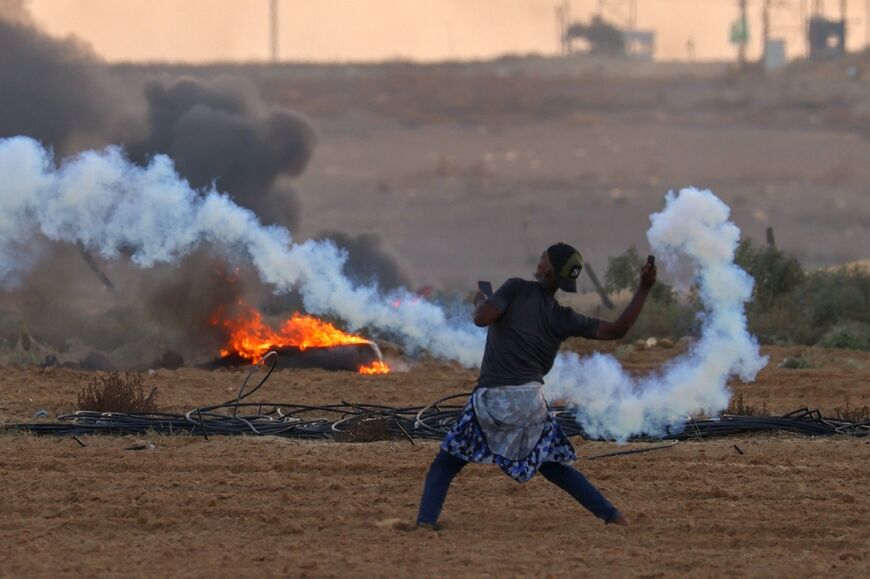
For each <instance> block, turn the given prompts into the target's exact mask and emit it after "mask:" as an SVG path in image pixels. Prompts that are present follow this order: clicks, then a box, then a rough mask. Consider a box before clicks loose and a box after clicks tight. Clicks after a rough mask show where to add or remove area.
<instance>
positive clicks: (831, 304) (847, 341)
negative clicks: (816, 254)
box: [605, 240, 870, 350]
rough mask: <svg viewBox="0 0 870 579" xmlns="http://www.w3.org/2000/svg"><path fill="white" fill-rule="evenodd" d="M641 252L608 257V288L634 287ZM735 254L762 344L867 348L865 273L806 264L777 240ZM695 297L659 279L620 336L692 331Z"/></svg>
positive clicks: (869, 296)
mask: <svg viewBox="0 0 870 579" xmlns="http://www.w3.org/2000/svg"><path fill="white" fill-rule="evenodd" d="M643 261H644V260H643V259H642V257H641V256H640V254H638V252H637V250H636V249H635V248H634V247H630V248H629V249H628V250H627V251H626V252H625V253H623V254H621V255H617V256H616V257H612V258H610V259H608V262H607V273H606V274H605V282H606V287H607V289H608V291H611V292H620V291H625V290H634V289H635V287H636V285H637V278H638V271H639V270H640V267H641V266H642V264H643ZM735 262H736V263H737V264H738V265H739V266H741V267H742V268H743V269H745V270H746V271H747V273H749V275H751V276H752V277H753V278H754V279H755V286H754V290H753V299H752V301H751V302H750V303H748V304H747V308H746V314H747V318H748V325H749V330H750V332H752V334H754V335H755V336H757V337H758V339H759V341H760V342H761V343H763V344H777V345H797V344H800V345H814V344H819V345H822V346H825V347H830V348H851V349H859V350H870V273H867V272H864V271H861V270H858V269H855V268H851V269H846V268H843V269H839V270H819V271H814V272H809V273H808V272H805V271H804V270H803V267H802V266H801V264H800V262H799V261H798V260H797V259H795V258H794V257H792V256H789V255H787V254H786V253H785V252H783V251H780V250H779V249H777V248H775V247H754V246H753V245H752V242H751V241H749V240H745V241H743V242H741V243H740V245H739V246H738V248H737V252H736V255H735ZM699 311H700V304H699V303H698V301H697V299H696V297H695V296H694V294H693V293H690V294H689V295H688V296H679V295H678V294H676V292H674V290H673V288H671V287H670V286H668V285H667V284H664V283H662V282H659V283H657V284H656V285H655V286H654V289H653V291H652V292H651V294H650V300H649V301H648V302H647V304H646V305H645V306H644V309H643V312H642V313H641V315H640V317H639V318H638V320H637V323H636V324H635V326H634V328H632V331H631V332H629V334H628V336H627V337H626V339H628V340H636V339H639V338H645V337H648V336H656V337H663V336H667V337H670V338H674V339H676V338H679V337H682V336H685V335H697V333H698V331H699V329H700V321H699V318H698V312H699Z"/></svg>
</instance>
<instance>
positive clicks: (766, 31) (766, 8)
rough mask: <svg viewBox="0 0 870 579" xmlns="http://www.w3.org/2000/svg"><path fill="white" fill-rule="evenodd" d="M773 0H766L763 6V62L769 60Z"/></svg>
mask: <svg viewBox="0 0 870 579" xmlns="http://www.w3.org/2000/svg"><path fill="white" fill-rule="evenodd" d="M771 1H772V0H764V3H763V4H762V6H761V63H762V67H763V66H764V63H766V62H767V45H768V43H769V41H770V4H771Z"/></svg>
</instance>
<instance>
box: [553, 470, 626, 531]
mask: <svg viewBox="0 0 870 579" xmlns="http://www.w3.org/2000/svg"><path fill="white" fill-rule="evenodd" d="M538 472H539V473H541V474H542V475H543V476H544V478H545V479H547V480H548V481H550V482H551V483H553V484H554V485H556V486H558V487H559V488H560V489H562V490H563V491H565V492H566V493H568V494H569V495H571V496H572V497H574V498H575V499H576V500H577V502H578V503H580V504H581V505H583V506H584V507H586V508H587V509H589V510H590V511H591V512H592V514H593V515H595V516H596V517H598V518H599V519H601V520H603V521H604V522H605V523H617V524H620V525H622V524H627V522H626V521H625V518H624V517H623V516H622V515H621V514H619V511H618V510H617V509H616V507H614V506H613V505H612V504H610V501H608V500H607V499H606V498H604V495H602V494H601V491H599V490H598V489H597V488H595V487H594V486H593V485H592V483H590V482H589V481H588V480H586V477H585V476H583V475H582V474H580V472H579V471H578V470H576V469H573V468H571V467H570V466H565V465H564V464H560V463H558V462H545V463H543V464H542V465H541V467H540V468H539V469H538Z"/></svg>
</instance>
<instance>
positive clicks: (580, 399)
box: [546, 189, 767, 441]
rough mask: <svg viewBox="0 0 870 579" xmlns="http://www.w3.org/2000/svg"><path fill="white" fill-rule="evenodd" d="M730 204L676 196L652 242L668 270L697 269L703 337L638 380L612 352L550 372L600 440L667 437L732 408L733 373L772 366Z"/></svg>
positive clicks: (694, 193) (697, 194)
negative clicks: (754, 317)
mask: <svg viewBox="0 0 870 579" xmlns="http://www.w3.org/2000/svg"><path fill="white" fill-rule="evenodd" d="M728 217H729V209H728V206H727V205H725V204H724V203H723V202H722V201H721V200H719V198H717V197H716V196H715V195H713V193H711V192H710V191H699V190H697V189H683V190H682V191H680V194H679V195H674V194H673V193H669V194H668V196H667V198H666V204H665V209H664V210H663V211H662V212H661V213H657V214H654V215H652V216H651V218H650V219H651V221H652V226H651V227H650V229H649V231H648V232H647V239H648V240H649V244H650V247H651V248H652V250H653V252H654V253H656V254H657V255H658V256H659V261H660V262H661V263H664V265H665V268H666V269H669V270H672V271H676V270H677V269H678V268H684V267H686V266H687V265H688V266H690V267H691V268H692V271H693V272H694V277H695V280H696V283H697V285H698V290H699V295H700V298H701V302H702V303H703V305H704V310H705V312H704V317H703V327H702V331H701V337H700V339H699V340H698V341H697V343H696V344H695V345H694V346H693V347H692V348H691V350H690V351H689V352H688V353H686V354H684V355H682V356H679V357H677V358H675V359H674V360H672V361H671V362H670V363H669V364H668V365H667V366H666V367H665V368H663V369H662V370H661V371H660V372H657V373H654V374H652V375H649V376H645V377H642V378H633V377H631V376H629V375H628V374H626V372H625V371H624V370H623V369H622V367H621V366H620V365H619V362H618V361H617V360H616V359H615V358H613V357H612V356H607V355H602V354H594V355H592V356H591V357H588V358H584V359H581V358H580V357H579V356H577V355H576V354H567V355H563V356H560V357H559V358H558V359H557V362H556V364H555V365H554V367H553V370H552V371H551V372H550V374H549V375H548V376H547V378H546V380H547V390H546V392H547V396H548V397H549V398H550V399H557V398H559V399H565V400H567V401H568V402H570V403H571V404H572V405H576V406H577V408H578V416H577V419H578V421H579V422H580V423H581V424H582V426H583V427H584V429H585V430H586V432H587V433H589V434H590V435H592V436H593V437H599V436H600V437H604V438H615V439H616V440H620V441H624V440H626V439H628V438H629V437H630V436H632V435H635V434H641V433H646V434H649V435H662V434H664V433H665V430H666V428H667V427H669V426H676V425H679V424H680V423H681V422H682V421H683V420H684V419H685V417H686V416H687V415H689V414H692V413H695V412H698V411H703V412H706V413H708V414H714V413H716V412H718V411H720V410H723V409H724V408H726V407H727V405H728V400H729V398H730V393H729V391H728V389H727V387H726V383H727V381H728V379H729V378H730V377H731V376H732V375H738V376H739V377H740V378H741V379H742V380H743V381H744V382H746V381H751V380H753V379H754V378H755V376H756V375H757V374H758V372H759V371H761V369H762V368H764V366H765V365H766V364H767V358H766V357H762V356H761V355H760V353H759V349H758V342H757V341H756V340H755V339H754V338H753V337H752V336H751V335H750V334H749V332H748V331H747V329H746V316H745V314H744V308H743V306H744V304H745V303H746V302H747V301H748V300H749V299H750V297H751V296H752V285H753V280H752V278H751V277H749V275H747V273H746V272H745V271H743V270H742V269H740V268H739V267H737V266H736V265H735V264H734V251H735V250H736V248H737V243H738V241H739V238H740V230H739V229H738V228H737V226H736V225H734V224H733V223H731V222H730V221H729V220H728Z"/></svg>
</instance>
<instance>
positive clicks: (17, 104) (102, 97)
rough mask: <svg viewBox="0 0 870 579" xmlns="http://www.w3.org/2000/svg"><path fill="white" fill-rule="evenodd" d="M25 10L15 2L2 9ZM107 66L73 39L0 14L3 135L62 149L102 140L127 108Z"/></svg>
mask: <svg viewBox="0 0 870 579" xmlns="http://www.w3.org/2000/svg"><path fill="white" fill-rule="evenodd" d="M3 14H7V15H10V14H11V16H15V15H16V14H19V15H20V14H21V13H20V11H19V12H15V11H14V10H13V7H12V5H9V6H7V7H6V10H5V11H3V12H0V15H3ZM124 102H125V100H124V99H123V98H121V97H120V95H119V94H118V92H117V89H116V87H115V86H113V83H112V82H111V81H110V79H109V78H108V75H107V74H106V72H105V70H104V68H103V67H102V66H101V65H100V64H99V63H98V62H97V61H96V59H95V58H94V57H93V55H92V54H90V53H89V51H88V49H87V48H86V47H85V46H83V45H81V44H79V43H77V42H75V41H74V40H55V39H53V38H50V37H48V36H45V35H43V34H41V33H39V32H38V31H37V30H36V29H35V28H33V27H32V26H31V25H30V24H28V23H27V22H26V20H25V19H23V17H20V16H19V17H17V18H15V19H14V20H6V19H3V18H0V103H2V107H0V136H13V135H29V136H32V137H34V138H36V139H39V140H40V141H42V142H44V143H47V144H50V145H51V146H52V147H54V148H55V150H57V151H58V152H59V153H61V154H64V153H69V152H72V147H73V145H74V141H78V142H80V143H81V144H82V145H83V146H88V145H89V144H94V143H99V142H100V141H104V140H105V138H106V135H107V133H110V132H111V131H112V129H113V128H114V127H113V124H114V123H115V122H117V121H118V118H117V115H118V113H121V112H122V111H124V110H125V109H126V107H125V106H124V104H123V103H124Z"/></svg>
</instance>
